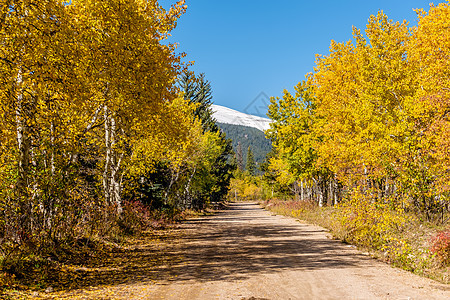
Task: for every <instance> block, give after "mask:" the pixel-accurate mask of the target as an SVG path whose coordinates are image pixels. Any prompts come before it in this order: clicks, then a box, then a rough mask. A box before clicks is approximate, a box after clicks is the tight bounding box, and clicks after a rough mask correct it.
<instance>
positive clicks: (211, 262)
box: [71, 203, 368, 288]
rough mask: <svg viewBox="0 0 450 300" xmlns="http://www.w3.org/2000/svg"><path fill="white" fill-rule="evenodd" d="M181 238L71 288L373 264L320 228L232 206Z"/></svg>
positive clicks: (89, 272)
mask: <svg viewBox="0 0 450 300" xmlns="http://www.w3.org/2000/svg"><path fill="white" fill-rule="evenodd" d="M181 232H182V233H183V235H182V237H181V239H180V238H173V239H170V238H169V239H166V240H165V241H164V243H163V244H158V245H155V244H151V243H149V244H148V245H144V246H142V245H141V246H140V247H136V248H134V249H129V250H127V251H123V252H118V253H116V254H115V257H114V258H113V259H111V260H110V261H109V262H107V263H104V264H102V265H99V266H98V267H96V268H90V269H86V270H80V271H79V276H75V277H74V278H73V282H72V284H71V286H73V287H77V288H80V287H86V286H98V285H117V284H122V283H136V282H156V283H157V284H169V282H170V281H174V280H176V281H190V280H194V281H200V282H207V281H218V280H243V279H246V278H249V277H252V276H254V275H255V274H261V273H271V272H281V271H286V270H298V269H302V270H317V269H328V268H346V267H355V266H358V267H364V265H365V264H367V263H368V258H367V257H364V256H362V255H358V254H355V251H352V250H350V249H349V248H348V247H347V246H346V245H344V244H342V243H340V242H338V241H334V240H330V239H326V238H325V237H324V234H323V231H322V230H320V229H317V227H312V226H309V225H305V224H300V223H294V222H292V221H289V222H288V221H286V220H285V219H283V218H282V217H277V216H270V215H269V214H268V213H267V212H265V211H263V210H262V209H261V208H259V206H258V205H256V204H251V203H233V204H231V205H230V207H229V209H227V210H224V211H221V212H219V213H218V214H216V215H214V216H209V217H202V218H199V219H195V220H189V221H188V222H185V223H184V224H183V225H182V230H181Z"/></svg>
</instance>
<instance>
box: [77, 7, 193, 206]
mask: <svg viewBox="0 0 450 300" xmlns="http://www.w3.org/2000/svg"><path fill="white" fill-rule="evenodd" d="M70 9H71V10H72V11H73V14H74V16H75V18H76V20H77V22H78V28H80V29H81V30H80V36H79V38H80V44H81V45H82V47H83V48H84V49H83V51H84V55H83V63H84V64H85V68H87V69H88V70H89V71H88V72H86V73H87V74H86V73H85V74H86V75H87V78H86V79H87V80H88V83H87V85H88V87H89V90H90V93H91V99H90V101H91V102H92V103H97V105H94V106H93V107H95V112H91V113H90V115H94V116H100V113H102V115H103V118H102V119H101V118H99V117H98V118H97V119H98V122H102V123H103V129H104V133H103V137H102V138H101V139H100V140H99V141H102V142H101V144H103V146H102V148H103V149H104V153H105V154H104V159H103V165H104V171H103V175H102V182H103V191H104V198H105V201H106V202H107V203H109V204H115V205H117V209H118V211H119V212H120V211H121V196H120V194H121V178H122V171H123V163H124V161H123V160H124V159H125V157H124V148H123V147H124V146H125V145H126V144H127V143H130V142H132V141H127V139H128V138H129V137H130V136H132V135H131V134H129V133H130V128H131V127H132V124H133V123H135V122H146V121H147V120H148V119H151V118H152V117H155V116H157V115H158V114H160V113H161V111H162V109H163V108H164V106H163V104H164V102H165V101H170V100H171V99H173V98H174V97H175V94H174V89H173V83H174V80H175V78H176V75H177V74H178V70H179V57H178V56H176V55H175V54H174V46H173V45H163V44H162V43H161V40H163V39H165V38H166V37H167V35H168V34H169V31H170V30H171V29H173V28H174V27H175V25H176V19H177V18H178V17H179V16H180V14H181V13H183V11H184V9H185V7H184V2H183V1H180V2H178V3H177V4H176V5H174V6H173V7H172V8H171V9H170V10H169V11H165V10H164V9H162V7H161V6H160V5H159V4H158V2H157V1H151V2H148V1H125V0H108V1H102V2H99V1H89V0H76V1H72V2H71V4H70Z"/></svg>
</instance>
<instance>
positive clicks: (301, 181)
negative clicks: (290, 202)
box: [300, 179, 305, 201]
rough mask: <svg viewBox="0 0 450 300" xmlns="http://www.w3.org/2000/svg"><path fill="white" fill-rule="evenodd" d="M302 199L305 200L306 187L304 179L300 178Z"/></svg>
mask: <svg viewBox="0 0 450 300" xmlns="http://www.w3.org/2000/svg"><path fill="white" fill-rule="evenodd" d="M300 200H302V201H305V188H304V186H303V179H302V180H300Z"/></svg>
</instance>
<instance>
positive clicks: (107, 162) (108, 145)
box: [103, 105, 111, 204]
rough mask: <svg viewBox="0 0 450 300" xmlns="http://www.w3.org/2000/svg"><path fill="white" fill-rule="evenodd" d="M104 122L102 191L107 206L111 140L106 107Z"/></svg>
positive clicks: (106, 107) (105, 107)
mask: <svg viewBox="0 0 450 300" xmlns="http://www.w3.org/2000/svg"><path fill="white" fill-rule="evenodd" d="M103 111H104V120H105V149H106V153H105V154H106V156H105V169H104V171H103V191H104V193H105V201H106V203H107V204H110V203H111V195H110V190H111V189H110V178H109V176H110V173H109V170H110V164H111V139H110V124H109V122H110V120H109V111H108V106H106V105H105V106H104V109H103Z"/></svg>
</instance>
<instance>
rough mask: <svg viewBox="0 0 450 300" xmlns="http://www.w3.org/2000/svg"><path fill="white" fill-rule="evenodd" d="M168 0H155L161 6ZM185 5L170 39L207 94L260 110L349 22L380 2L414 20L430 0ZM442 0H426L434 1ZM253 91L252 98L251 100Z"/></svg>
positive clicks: (202, 0)
mask: <svg viewBox="0 0 450 300" xmlns="http://www.w3.org/2000/svg"><path fill="white" fill-rule="evenodd" d="M172 2H173V1H169V0H162V1H160V3H161V4H162V5H163V6H164V7H166V8H167V6H168V5H170V3H172ZM186 2H187V3H186V4H187V5H188V10H187V12H186V14H184V15H183V16H182V17H181V19H180V20H179V22H178V27H177V28H176V29H175V31H174V32H173V33H172V37H171V39H170V41H171V42H176V43H178V44H179V47H178V51H180V52H186V53H187V57H186V58H185V61H191V60H193V61H195V64H194V66H193V67H192V68H191V69H192V70H193V71H195V72H196V73H200V72H202V73H205V75H206V78H207V79H208V80H209V81H210V82H211V85H212V89H213V101H214V103H215V104H218V105H223V106H226V107H229V108H233V109H236V110H239V111H242V112H248V113H253V114H257V113H256V112H255V111H254V108H255V106H259V107H260V108H259V109H257V111H259V112H260V113H265V112H264V108H263V107H262V106H264V105H261V104H262V103H263V102H265V96H264V95H268V96H281V95H282V91H283V89H288V90H290V91H293V87H294V86H295V85H296V84H297V83H298V82H299V81H301V80H303V79H304V78H305V74H307V73H308V72H311V71H312V70H313V67H314V60H315V55H316V54H327V53H328V49H329V45H330V41H331V40H332V39H333V40H335V41H337V42H342V41H347V40H349V39H351V36H352V25H354V26H356V27H358V28H360V29H362V30H363V29H365V25H366V24H367V20H368V18H369V16H370V15H371V14H376V13H377V12H378V11H379V10H383V11H384V12H385V13H386V14H387V15H388V17H389V18H390V19H392V20H394V21H402V20H407V21H408V22H409V23H410V25H416V21H417V17H416V13H415V12H414V11H413V9H414V8H424V9H426V10H427V11H428V8H429V3H430V1H427V0H425V1H419V0H412V1H406V0H389V1H388V0H386V1H384V0H383V1H363V0H358V1H356V0H352V1H345V0H344V1H302V0H298V1H294V0H279V1H273V0H272V1H253V0H240V1H237V0H228V1H217V0H187V1H186ZM440 2H445V1H434V3H435V4H438V3H440ZM255 99H256V101H255Z"/></svg>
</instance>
